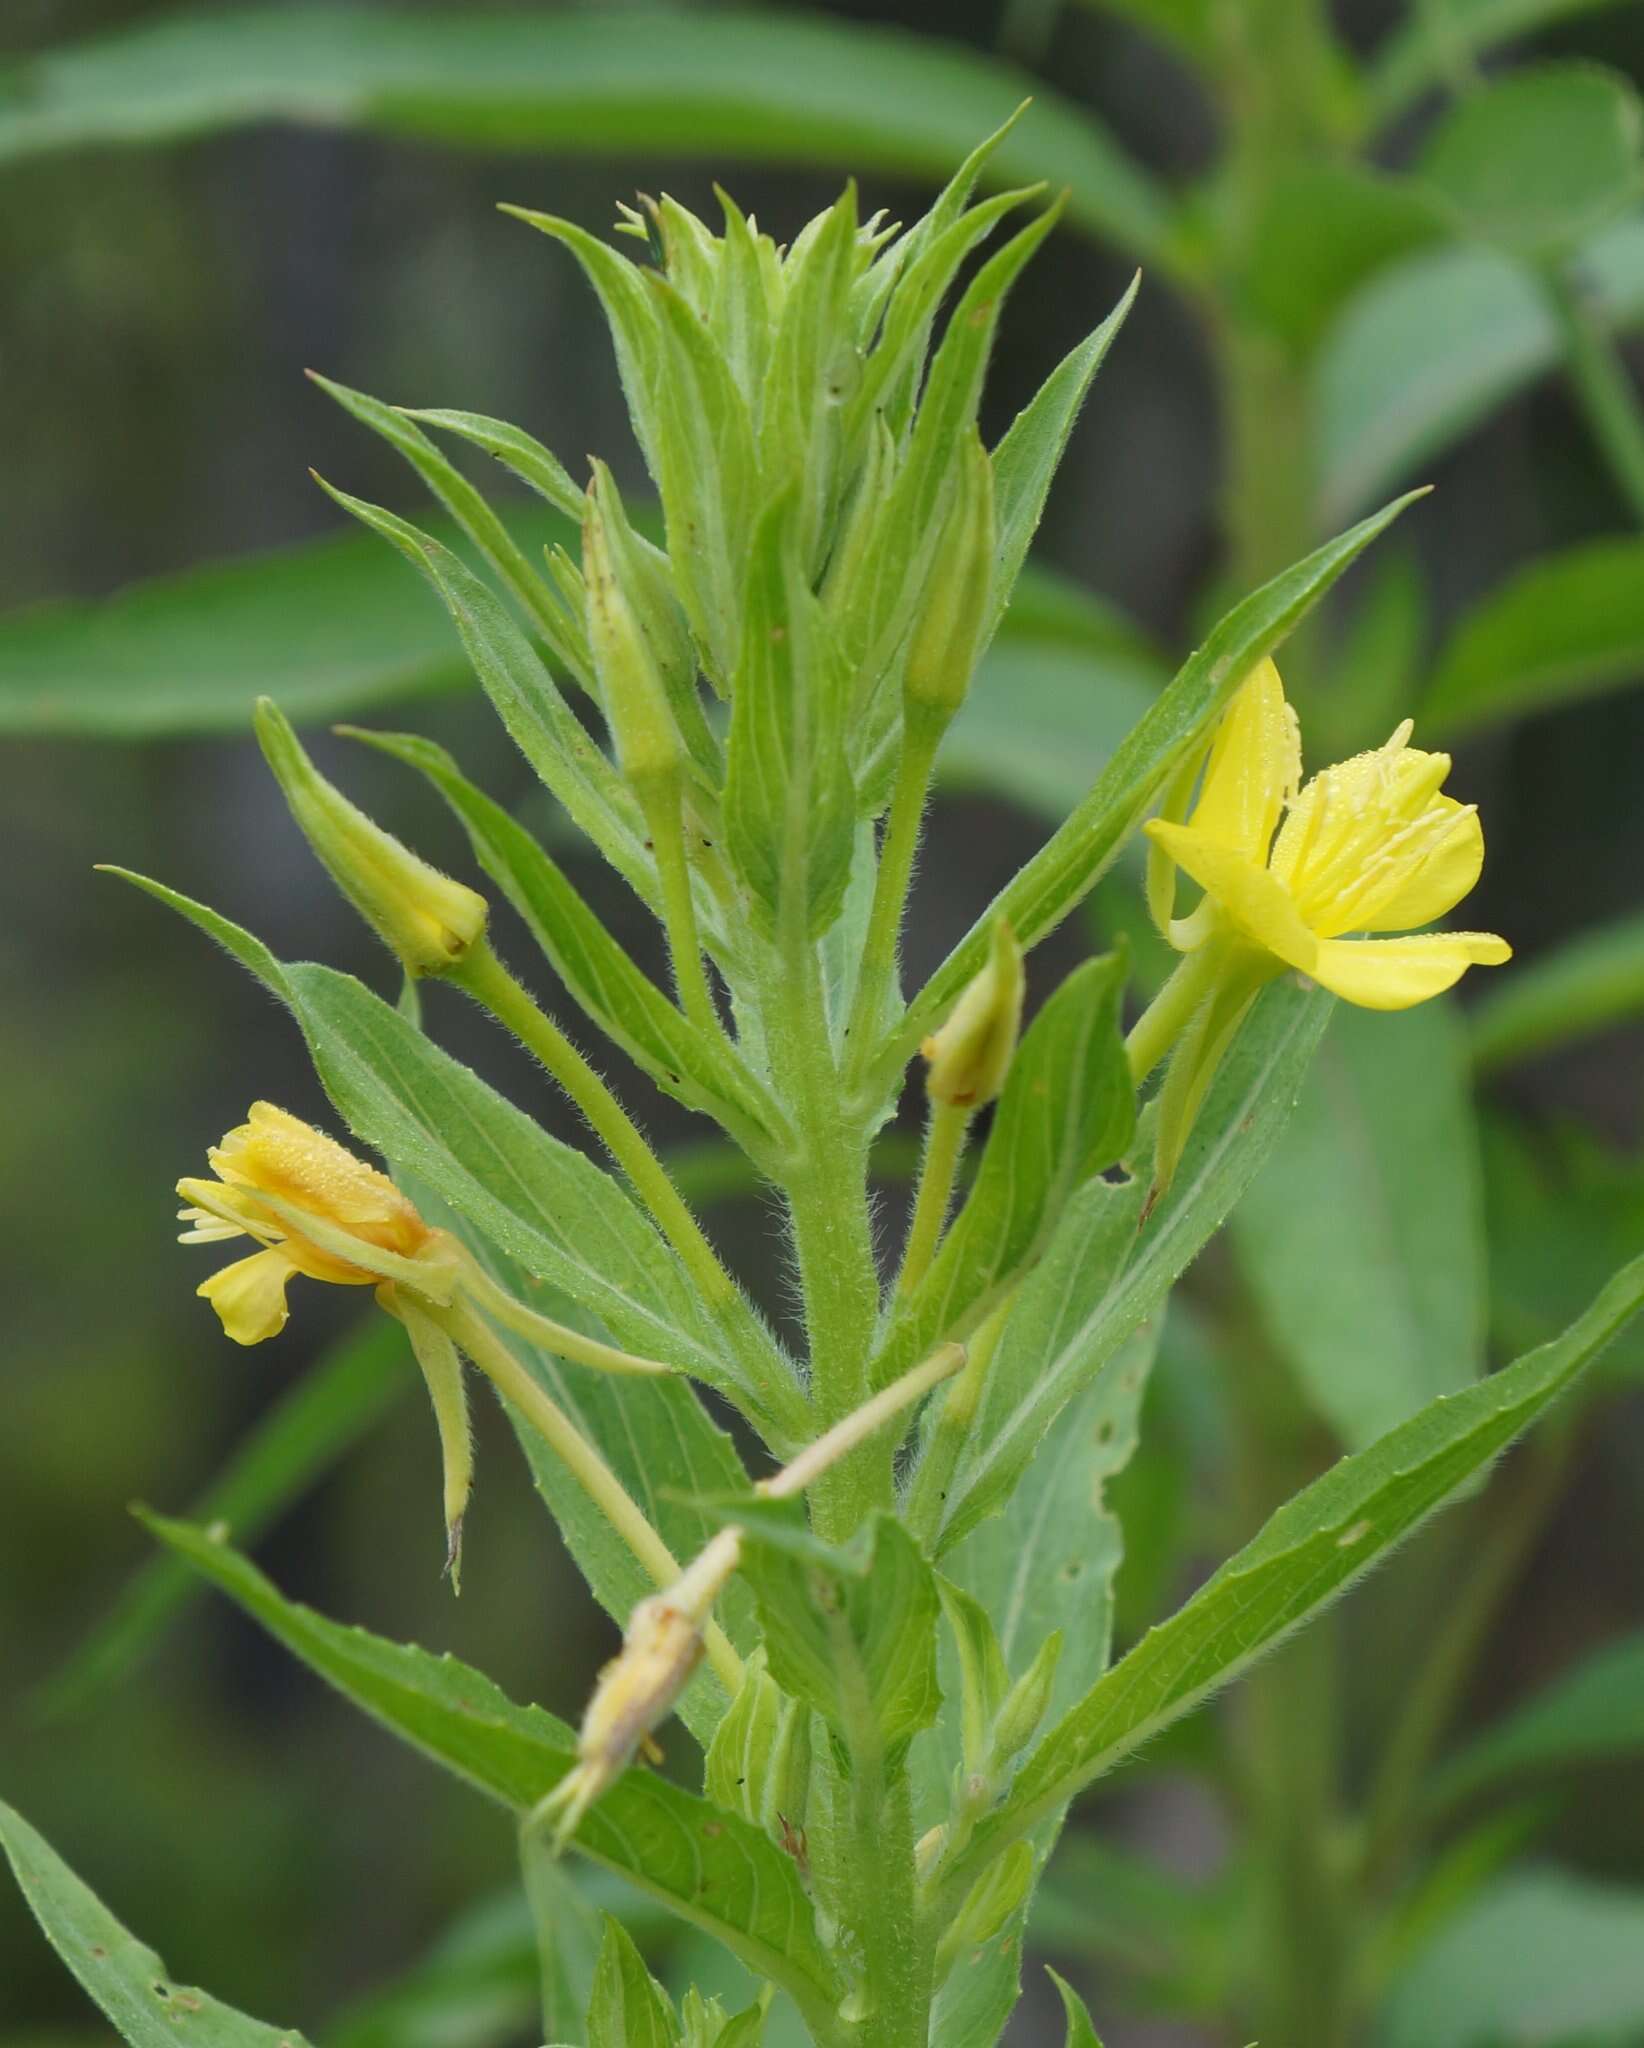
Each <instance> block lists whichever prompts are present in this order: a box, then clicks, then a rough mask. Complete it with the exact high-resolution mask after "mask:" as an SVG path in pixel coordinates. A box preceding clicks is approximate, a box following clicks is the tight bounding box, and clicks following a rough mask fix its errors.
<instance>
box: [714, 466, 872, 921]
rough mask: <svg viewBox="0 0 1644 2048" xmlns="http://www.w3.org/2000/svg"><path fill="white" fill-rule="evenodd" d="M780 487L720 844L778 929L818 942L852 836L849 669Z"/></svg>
mask: <svg viewBox="0 0 1644 2048" xmlns="http://www.w3.org/2000/svg"><path fill="white" fill-rule="evenodd" d="M800 549H801V536H800V532H799V501H798V497H797V494H796V493H795V492H794V491H792V490H789V491H785V492H784V493H783V494H782V495H781V496H780V497H779V498H777V499H776V500H775V501H774V503H773V504H772V505H771V506H770V508H769V509H768V511H767V512H766V513H765V514H764V516H763V517H762V518H761V520H760V522H759V527H758V531H757V532H756V534H755V536H754V543H753V554H752V559H751V561H750V564H749V568H748V583H747V589H746V591H745V593H744V600H743V613H742V647H741V653H740V655H739V657H738V660H737V665H736V685H735V699H734V703H733V706H732V711H731V737H730V745H729V750H728V765H727V768H726V774H725V797H724V817H725V845H726V851H727V852H728V853H729V855H730V857H731V859H732V861H733V862H734V863H735V865H736V868H737V870H738V872H739V873H740V874H741V876H742V878H743V880H744V881H745V882H746V883H747V885H748V889H749V891H750V892H751V894H752V896H753V898H754V906H755V909H756V911H762V912H763V914H764V917H765V919H766V920H767V922H768V923H769V925H770V926H771V927H772V928H773V929H774V928H776V927H777V926H778V925H780V924H783V923H785V922H786V923H787V924H789V925H790V926H791V927H792V928H797V929H801V930H803V931H804V932H805V933H806V934H807V935H808V936H810V937H816V936H817V935H819V934H820V933H821V932H823V931H825V930H826V929H827V927H828V926H829V925H830V924H831V923H832V922H833V920H834V919H835V918H836V917H837V916H838V914H839V909H840V905H841V903H842V902H843V900H844V895H845V889H846V885H847V884H848V882H849V880H850V870H851V856H852V853H853V850H854V847H855V841H856V797H855V792H854V790H853V789H852V787H851V779H850V770H849V767H848V765H847V760H848V754H847V747H846V733H845V698H844V691H845V686H846V683H847V681H848V677H847V675H846V671H845V668H844V666H843V664H842V662H841V661H840V660H839V658H838V655H837V652H836V650H835V648H834V646H833V644H832V642H831V638H830V636H829V633H828V629H827V625H826V622H825V620H824V618H823V615H822V608H821V606H820V605H819V604H818V603H817V601H816V599H815V598H814V597H813V596H812V595H811V591H810V586H809V583H808V581H807V579H806V576H805V571H804V565H803V562H802V559H801V553H800Z"/></svg>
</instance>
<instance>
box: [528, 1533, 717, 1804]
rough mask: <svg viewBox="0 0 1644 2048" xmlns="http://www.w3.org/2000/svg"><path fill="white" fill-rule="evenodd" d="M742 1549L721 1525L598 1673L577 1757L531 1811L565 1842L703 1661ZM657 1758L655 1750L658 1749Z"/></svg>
mask: <svg viewBox="0 0 1644 2048" xmlns="http://www.w3.org/2000/svg"><path fill="white" fill-rule="evenodd" d="M741 1555H742V1536H741V1531H740V1530H737V1529H721V1530H720V1532H719V1534H718V1535H717V1536H715V1537H714V1538H713V1539H712V1541H711V1542H709V1543H708V1544H707V1546H706V1547H705V1548H704V1549H703V1550H702V1551H700V1552H699V1553H698V1554H697V1556H696V1557H694V1558H693V1559H692V1560H691V1562H690V1563H689V1564H688V1565H687V1566H686V1567H685V1569H684V1571H683V1572H681V1573H680V1575H679V1577H678V1578H677V1579H676V1580H675V1581H674V1583H673V1584H672V1585H671V1586H669V1587H667V1588H665V1589H664V1590H663V1591H662V1592H660V1593H653V1594H652V1595H651V1597H650V1598H649V1599H648V1600H641V1601H640V1603H639V1605H638V1606H637V1607H636V1608H635V1609H634V1611H633V1613H632V1615H630V1617H629V1620H628V1626H627V1629H626V1630H625V1631H624V1634H623V1638H622V1648H621V1650H619V1651H618V1653H617V1655H616V1656H615V1657H613V1658H612V1659H611V1661H610V1663H609V1664H607V1665H606V1667H605V1669H604V1670H603V1671H602V1672H601V1673H600V1674H599V1683H598V1684H597V1685H596V1686H595V1688H594V1696H593V1698H592V1699H591V1700H590V1701H589V1702H588V1711H587V1712H586V1713H585V1714H584V1715H583V1717H582V1728H581V1730H580V1732H579V1734H578V1736H577V1763H576V1766H575V1768H574V1769H572V1770H571V1771H569V1772H567V1774H566V1775H565V1776H564V1777H563V1778H561V1780H560V1781H559V1783H558V1784H557V1785H556V1786H555V1787H554V1789H553V1791H552V1792H550V1793H549V1794H548V1796H547V1798H546V1799H544V1800H543V1801H542V1802H541V1803H540V1804H539V1806H538V1807H537V1810H536V1816H535V1817H536V1819H537V1820H538V1821H539V1822H542V1823H546V1822H549V1821H552V1822H554V1824H555V1836H556V1839H557V1840H558V1841H560V1842H563V1841H564V1840H565V1839H566V1838H567V1837H568V1836H569V1835H571V1834H572V1833H573V1832H574V1831H575V1829H576V1826H577V1823H578V1822H579V1821H580V1820H581V1818H582V1816H583V1815H584V1814H585V1813H586V1812H587V1810H588V1808H589V1807H590V1806H592V1805H593V1803H594V1801H595V1800H596V1799H598V1798H599V1796H600V1794H601V1793H602V1792H604V1791H605V1790H606V1789H607V1787H608V1786H610V1785H611V1784H612V1783H613V1782H614V1781H615V1780H616V1779H617V1778H619V1777H620V1776H621V1775H622V1773H623V1772H624V1771H625V1770H626V1769H627V1768H628V1766H629V1764H631V1763H632V1762H633V1760H634V1757H635V1756H636V1755H637V1753H638V1752H639V1750H640V1749H641V1748H642V1747H649V1746H650V1743H651V1734H652V1731H653V1729H656V1728H659V1727H660V1726H661V1725H662V1723H663V1722H664V1721H665V1720H666V1719H667V1718H668V1716H669V1714H671V1713H672V1712H673V1710H674V1705H675V1703H676V1701H677V1700H678V1698H679V1696H680V1694H681V1693H682V1692H683V1691H684V1690H685V1688H686V1686H687V1685H688V1684H689V1683H690V1681H691V1678H692V1676H693V1675H694V1673H695V1671H696V1667H697V1666H698V1664H700V1663H701V1661H702V1653H703V1648H704V1641H703V1637H704V1631H705V1629H706V1626H707V1623H708V1618H709V1616H710V1615H711V1614H712V1612H713V1606H714V1602H715V1600H717V1599H718V1597H719V1595H720V1593H721V1591H722V1590H723V1588H724V1586H725V1582H726V1581H727V1580H728V1579H729V1578H730V1576H731V1574H732V1573H733V1572H734V1571H735V1570H736V1568H737V1565H738V1563H739V1561H740V1559H741ZM658 1755H659V1756H660V1752H658Z"/></svg>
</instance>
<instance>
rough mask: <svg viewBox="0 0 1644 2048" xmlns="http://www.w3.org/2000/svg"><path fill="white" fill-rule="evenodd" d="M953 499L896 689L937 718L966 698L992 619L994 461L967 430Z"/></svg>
mask: <svg viewBox="0 0 1644 2048" xmlns="http://www.w3.org/2000/svg"><path fill="white" fill-rule="evenodd" d="M957 471H958V473H957V476H956V478H955V483H954V495H953V503H952V505H951V507H950V508H949V511H948V517H947V521H946V524H945V525H944V526H943V529H942V537H941V539H940V540H939V541H938V542H937V547H936V559H935V561H934V562H933V563H932V565H931V572H930V578H929V581H928V582H927V583H926V586H925V594H924V599H923V602H922V603H921V605H920V608H919V615H918V617H917V619H916V620H915V622H914V628H913V636H912V638H911V639H910V641H909V642H908V665H907V669H906V672H905V674H904V677H903V683H902V689H903V694H904V696H905V697H906V699H907V701H908V703H909V705H910V707H912V706H917V707H919V708H920V709H922V710H925V711H927V712H930V713H933V714H934V715H935V716H936V717H937V718H939V719H940V720H941V721H942V722H943V724H946V722H947V721H948V719H950V718H952V716H953V714H954V713H955V712H956V711H957V710H958V709H959V706H960V705H961V704H962V703H963V702H964V701H965V693H966V691H967V690H968V689H969V688H970V679H971V677H972V675H973V674H974V673H975V670H976V664H977V661H978V660H979V659H980V657H981V653H982V647H983V642H984V639H985V637H986V634H987V631H988V627H989V624H990V623H991V621H992V618H993V577H994V562H995V557H996V555H997V553H998V545H999V540H998V532H997V529H996V526H995V523H994V513H993V464H992V463H991V462H990V461H989V459H988V452H987V450H986V449H985V448H984V447H983V446H982V442H981V438H980V436H979V435H977V434H976V433H975V432H974V431H973V432H972V434H971V438H970V440H969V442H968V443H967V445H966V447H965V449H964V451H963V452H962V454H961V455H960V458H959V461H958V465H957Z"/></svg>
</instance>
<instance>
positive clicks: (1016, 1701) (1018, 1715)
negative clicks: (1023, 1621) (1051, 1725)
mask: <svg viewBox="0 0 1644 2048" xmlns="http://www.w3.org/2000/svg"><path fill="white" fill-rule="evenodd" d="M1061 1655H1062V1631H1061V1630H1060V1629H1056V1630H1055V1631H1054V1632H1053V1633H1052V1634H1050V1635H1048V1636H1046V1637H1045V1639H1044V1641H1043V1642H1042V1643H1041V1644H1040V1645H1039V1654H1038V1655H1037V1656H1036V1657H1035V1658H1034V1660H1033V1662H1032V1663H1031V1664H1030V1665H1029V1666H1028V1668H1027V1669H1026V1670H1025V1671H1024V1672H1023V1673H1022V1675H1021V1677H1020V1678H1019V1679H1017V1681H1016V1683H1015V1684H1014V1685H1013V1686H1012V1687H1011V1689H1010V1691H1009V1692H1008V1693H1006V1694H1005V1698H1004V1703H1003V1704H1002V1705H1001V1707H1000V1709H999V1717H998V1719H997V1720H996V1721H995V1722H994V1724H993V1760H994V1765H995V1768H997V1767H998V1766H999V1765H1001V1764H1007V1763H1009V1761H1010V1759H1011V1758H1012V1757H1013V1756H1015V1755H1016V1754H1017V1752H1018V1751H1019V1750H1024V1749H1026V1748H1027V1746H1028V1744H1029V1743H1030V1742H1031V1741H1032V1740H1033V1737H1034V1734H1035V1733H1036V1731H1037V1729H1038V1726H1039V1723H1040V1722H1041V1721H1042V1720H1043V1719H1044V1718H1045V1709H1046V1708H1047V1707H1048V1706H1049V1705H1050V1694H1051V1688H1052V1687H1053V1686H1054V1685H1055V1683H1056V1666H1057V1664H1058V1662H1059V1661H1060V1659H1061Z"/></svg>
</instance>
